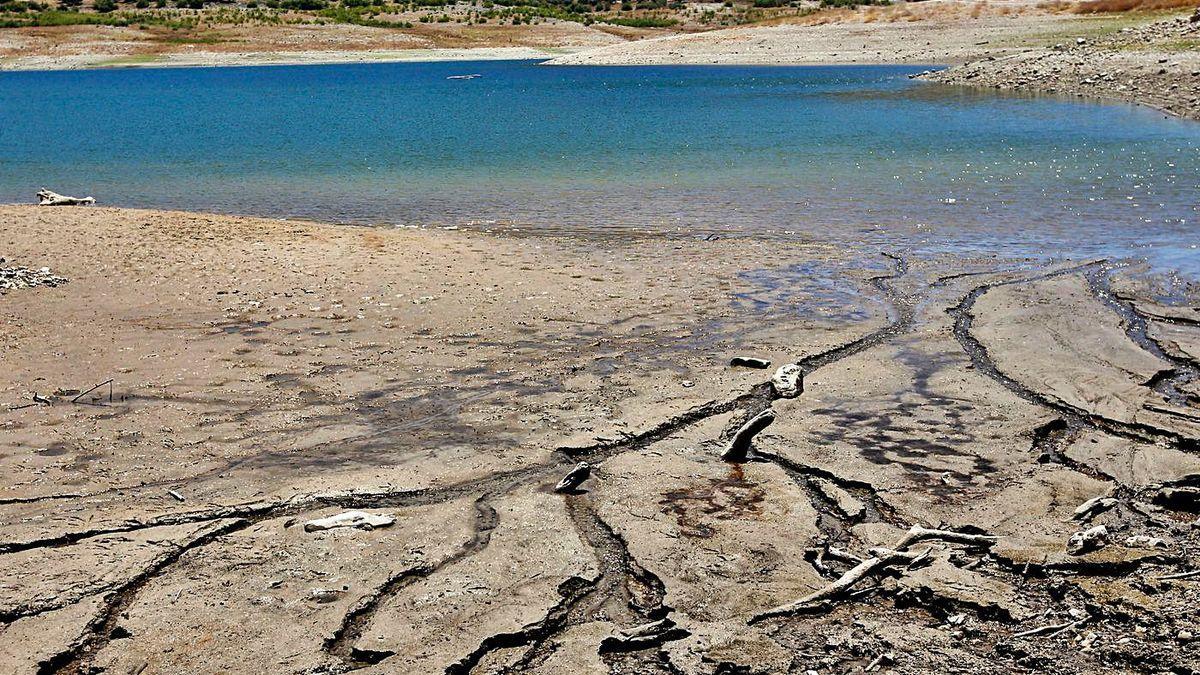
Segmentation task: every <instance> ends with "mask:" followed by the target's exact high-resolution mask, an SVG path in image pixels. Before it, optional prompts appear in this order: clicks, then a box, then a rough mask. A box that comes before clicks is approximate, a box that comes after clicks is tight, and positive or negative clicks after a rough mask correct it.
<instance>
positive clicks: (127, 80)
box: [0, 61, 1200, 276]
mask: <svg viewBox="0 0 1200 675" xmlns="http://www.w3.org/2000/svg"><path fill="white" fill-rule="evenodd" d="M920 70H923V68H920V67H896V66H830V67H691V66H684V67H619V68H594V67H590V68H565V67H554V68H549V67H538V66H537V65H536V64H535V63H533V62H527V61H519V62H466V63H464V62H459V63H392V64H364V65H336V66H298V67H264V68H237V69H161V70H136V71H134V70H129V71H87V72H43V73H32V72H27V73H4V74H0V119H3V120H4V122H3V124H2V125H0V201H28V200H29V199H30V198H31V196H32V193H33V192H34V191H35V190H36V189H37V188H39V187H41V186H43V185H45V186H47V187H50V188H52V189H55V190H58V191H60V192H65V193H72V194H94V195H95V196H96V197H97V198H98V199H99V200H100V202H101V203H103V204H108V205H119V206H138V207H150V208H180V209H193V210H207V211H217V212H226V213H246V214H255V215H267V216H283V217H303V218H313V219H317V220H323V221H333V222H346V223H360V224H381V225H423V226H437V225H441V226H447V225H453V226H463V227H472V228H478V229H510V230H511V229H519V230H521V231H526V232H530V231H532V232H542V233H545V232H548V233H555V234H583V235H598V234H619V235H629V234H633V233H635V232H645V233H654V234H663V233H665V234H672V235H683V236H693V235H695V234H697V233H707V232H713V231H719V232H728V233H744V234H750V235H754V236H764V237H784V238H789V239H790V238H800V239H812V240H819V241H834V242H844V243H847V244H866V245H868V246H893V247H903V248H913V249H921V250H929V251H935V252H936V251H944V250H971V251H980V252H994V253H997V254H1000V255H1005V256H1038V257H1042V256H1048V255H1058V256H1072V257H1086V256H1125V255H1137V256H1146V257H1148V258H1150V259H1151V260H1152V261H1153V262H1154V263H1155V265H1156V267H1160V268H1169V269H1177V270H1181V271H1183V272H1185V273H1187V274H1189V275H1193V276H1200V256H1197V255H1196V249H1195V248H1193V247H1194V246H1196V245H1197V244H1200V235H1198V228H1197V217H1198V216H1197V199H1196V194H1197V188H1198V186H1200V124H1196V123H1192V122H1186V121H1180V120H1174V119H1165V118H1163V116H1162V115H1161V114H1159V113H1156V112H1154V111H1151V110H1147V109H1143V108H1137V107H1132V106H1127V105H1098V104H1093V103H1084V102H1077V101H1065V100H1060V99H1055V98H1050V97H1042V98H1035V97H1028V96H1022V97H1016V96H1007V95H998V94H993V93H990V92H977V91H972V90H966V89H960V88H954V87H947V86H943V85H934V84H927V83H921V82H914V81H911V80H909V79H908V78H907V75H908V74H911V73H914V72H919V71H920ZM467 73H479V74H481V75H482V77H480V78H477V79H472V80H447V79H446V78H447V77H448V76H450V75H456V74H467Z"/></svg>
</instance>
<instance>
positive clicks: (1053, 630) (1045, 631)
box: [1013, 617, 1091, 638]
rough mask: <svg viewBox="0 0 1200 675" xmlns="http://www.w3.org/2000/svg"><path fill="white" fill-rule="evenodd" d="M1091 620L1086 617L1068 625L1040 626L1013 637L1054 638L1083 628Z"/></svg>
mask: <svg viewBox="0 0 1200 675" xmlns="http://www.w3.org/2000/svg"><path fill="white" fill-rule="evenodd" d="M1090 618H1091V617H1084V618H1082V619H1079V620H1076V621H1068V622H1066V623H1056V624H1052V625H1049V626H1038V627H1037V628H1031V629H1029V630H1027V631H1022V632H1020V633H1015V634H1013V637H1014V638H1023V637H1032V636H1034V635H1046V636H1048V637H1054V636H1055V635H1058V634H1059V633H1061V632H1063V631H1064V630H1068V629H1071V628H1074V627H1076V626H1082V625H1083V624H1084V623H1085V622H1086V621H1087V620H1088V619H1090Z"/></svg>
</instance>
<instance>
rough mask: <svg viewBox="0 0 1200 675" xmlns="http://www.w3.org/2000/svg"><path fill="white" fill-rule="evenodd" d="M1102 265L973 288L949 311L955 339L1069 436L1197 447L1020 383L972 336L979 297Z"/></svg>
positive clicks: (986, 370) (977, 365)
mask: <svg viewBox="0 0 1200 675" xmlns="http://www.w3.org/2000/svg"><path fill="white" fill-rule="evenodd" d="M1100 264H1101V263H1100V262H1091V263H1086V264H1083V265H1076V266H1073V267H1069V268H1065V269H1061V270H1055V271H1052V272H1047V273H1045V274H1041V275H1038V276H1034V277H1023V278H1020V279H1013V280H1009V281H1001V282H996V283H991V284H984V285H982V286H978V287H976V288H973V289H972V290H971V291H970V292H968V293H967V294H966V295H965V296H964V297H963V299H962V300H961V301H960V302H959V303H958V304H957V305H955V306H954V307H951V308H950V309H948V310H947V312H948V313H949V314H950V315H951V316H952V317H954V337H955V338H956V339H957V340H958V342H959V344H960V345H961V346H962V348H963V351H965V352H966V354H967V356H968V357H969V358H970V359H971V363H972V364H973V365H974V366H975V368H976V370H978V371H979V372H981V373H983V374H984V375H986V376H987V377H989V378H991V379H992V380H995V381H996V382H998V383H999V384H1000V385H1001V386H1003V387H1004V388H1005V389H1008V390H1009V391H1010V392H1012V393H1013V394H1015V395H1017V396H1018V397H1020V398H1021V399H1023V400H1025V401H1027V402H1029V403H1032V404H1034V405H1036V406H1038V407H1041V408H1046V409H1048V410H1051V411H1053V412H1054V413H1055V414H1057V415H1058V416H1059V417H1061V418H1062V421H1063V423H1064V424H1065V425H1066V426H1067V428H1068V431H1067V432H1066V433H1069V434H1070V435H1072V436H1073V435H1075V434H1077V433H1078V432H1079V430H1082V429H1088V430H1094V431H1099V432H1102V433H1105V434H1109V435H1112V436H1118V437H1120V438H1125V439H1128V440H1132V441H1135V442H1139V443H1156V442H1164V441H1165V442H1167V443H1170V444H1171V445H1173V446H1176V447H1181V448H1193V447H1196V446H1197V441H1196V440H1195V439H1190V438H1186V437H1184V436H1181V435H1180V434H1177V433H1174V432H1171V431H1168V430H1165V429H1160V428H1158V427H1153V426H1150V425H1146V424H1137V423H1128V422H1121V421H1119V420H1113V419H1109V418H1107V417H1103V416H1101V415H1096V414H1093V413H1089V412H1087V411H1084V410H1080V409H1078V408H1076V407H1074V406H1072V405H1069V404H1067V403H1064V402H1062V401H1058V400H1055V399H1052V398H1050V397H1048V396H1046V395H1044V394H1041V393H1039V392H1036V391H1034V390H1033V389H1030V388H1029V387H1027V386H1025V385H1023V384H1021V383H1020V382H1017V381H1016V380H1015V379H1013V378H1012V377H1010V376H1008V375H1006V374H1005V373H1003V372H1002V371H1001V370H1000V369H999V367H998V366H997V365H996V363H995V362H994V361H993V360H992V358H991V356H990V355H989V354H988V351H987V348H986V347H985V346H984V345H983V343H981V342H980V341H979V340H978V339H977V338H976V337H975V336H974V335H973V334H972V333H971V327H972V325H973V323H974V320H975V317H974V315H973V313H972V310H973V309H974V306H975V303H976V302H977V301H978V300H979V298H981V297H982V296H983V295H984V294H986V293H987V292H988V291H990V290H992V289H993V288H998V287H1001V286H1009V285H1015V284H1023V283H1031V282H1034V281H1040V280H1043V279H1050V278H1054V277H1058V276H1063V275H1068V274H1078V273H1080V272H1085V271H1087V270H1090V269H1093V268H1095V267H1096V266H1097V265H1100ZM1038 440H1039V439H1038V437H1037V435H1036V434H1035V445H1037V442H1038ZM1048 440H1054V441H1055V442H1056V443H1057V442H1059V441H1060V440H1061V436H1059V437H1054V438H1053V439H1052V438H1051V437H1049V436H1045V437H1044V438H1043V439H1042V441H1043V442H1046V441H1048ZM1035 451H1036V452H1038V453H1039V455H1040V454H1042V453H1043V452H1050V456H1052V457H1055V456H1059V457H1060V456H1061V453H1059V454H1057V455H1056V454H1055V453H1053V452H1051V451H1050V450H1049V449H1046V448H1038V447H1035Z"/></svg>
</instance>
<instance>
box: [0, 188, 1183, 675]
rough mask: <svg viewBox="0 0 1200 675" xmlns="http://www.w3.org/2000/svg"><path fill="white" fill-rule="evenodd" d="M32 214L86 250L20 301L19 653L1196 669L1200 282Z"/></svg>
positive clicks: (9, 499) (354, 661)
mask: <svg viewBox="0 0 1200 675" xmlns="http://www.w3.org/2000/svg"><path fill="white" fill-rule="evenodd" d="M0 232H2V233H3V234H0V255H2V256H3V257H5V258H6V259H7V262H5V263H3V264H0V266H5V267H12V266H24V267H27V268H32V269H35V270H36V269H39V268H41V267H49V268H50V270H51V272H52V274H54V275H58V276H61V277H63V278H65V279H67V281H66V282H65V283H60V284H57V285H34V286H31V287H25V288H13V289H10V290H7V291H5V292H4V294H3V295H2V296H0V322H2V323H0V326H2V329H0V339H2V342H0V349H2V350H3V352H2V354H3V356H2V361H3V363H4V371H5V374H6V377H5V378H4V380H3V382H0V395H2V396H3V397H4V399H5V400H4V404H5V407H4V409H3V410H2V411H0V428H2V429H3V433H2V434H0V463H2V465H3V469H4V470H3V475H4V476H5V480H4V481H3V485H0V533H2V534H0V579H2V581H0V672H6V673H26V672H29V673H33V672H42V673H53V672H62V673H78V672H114V673H118V672H119V673H126V672H130V673H179V672H188V673H206V672H213V673H215V672H234V673H261V672H272V673H337V672H349V671H352V670H353V671H363V672H375V673H401V672H403V673H443V672H444V673H468V672H473V673H511V672H532V673H561V672H589V673H592V672H594V673H659V672H670V673H681V672H682V673H727V672H755V673H789V672H807V671H816V672H820V673H826V672H859V671H861V670H862V669H870V670H873V671H882V670H892V671H895V672H906V673H915V672H934V671H940V672H949V671H958V670H966V669H971V670H974V671H978V672H985V673H1001V672H1005V673H1007V672H1014V671H1039V672H1064V673H1067V672H1073V673H1085V672H1087V673H1092V672H1129V671H1135V672H1165V671H1172V672H1189V671H1191V670H1195V669H1197V668H1200V660H1198V657H1197V653H1196V649H1195V643H1194V642H1193V641H1194V640H1195V639H1196V638H1197V635H1198V631H1197V625H1198V623H1200V622H1198V621H1197V618H1198V617H1197V609H1196V608H1197V607H1198V606H1200V603H1198V601H1200V588H1198V586H1197V584H1198V583H1200V578H1198V576H1197V574H1195V570H1196V569H1197V567H1198V563H1197V559H1196V551H1197V548H1196V547H1197V542H1198V539H1200V524H1197V522H1196V519H1197V511H1198V510H1200V457H1198V456H1197V444H1198V443H1200V412H1198V410H1197V399H1198V396H1200V391H1198V390H1197V380H1196V378H1195V375H1196V368H1197V363H1198V360H1200V353H1198V351H1197V345H1198V344H1200V311H1198V310H1197V304H1196V300H1195V298H1187V297H1182V298H1181V297H1174V298H1171V299H1170V302H1167V299H1164V298H1163V297H1162V293H1160V292H1158V290H1159V289H1158V286H1157V285H1156V283H1155V277H1153V275H1150V274H1148V273H1147V271H1146V270H1142V269H1139V268H1138V267H1136V266H1117V265H1114V264H1111V263H1105V262H1102V261H1090V260H1064V261H1032V260H1028V259H1023V260H1006V259H1003V258H998V257H994V256H981V257H978V258H976V257H968V256H962V257H960V256H951V255H916V254H912V253H910V252H907V251H904V250H888V251H878V250H867V249H865V248H864V249H861V250H854V249H852V248H850V249H848V248H847V247H845V246H831V245H826V244H823V243H821V242H819V241H817V242H807V243H788V242H778V241H774V242H768V241H761V240H755V239H749V238H710V239H711V240H706V239H703V238H700V237H695V238H679V237H674V238H668V237H654V236H646V237H641V238H627V237H626V238H621V239H619V240H618V239H609V238H604V237H592V238H549V237H534V236H514V235H511V234H510V235H503V236H502V235H495V234H488V233H480V232H459V231H445V230H434V231H426V230H393V229H374V228H357V227H338V226H332V225H321V224H315V223H305V222H291V221H280V220H263V219H252V218H236V217H227V216H213V215H202V214H190V213H180V212H152V211H137V210H118V209H102V208H60V209H53V208H46V209H39V208H37V207H22V206H11V207H2V208H0ZM735 356H743V357H754V358H757V359H761V360H765V361H770V362H771V364H770V366H769V367H768V368H765V369H757V368H745V367H735V366H731V365H730V361H731V359H732V358H733V357H735ZM785 364H797V365H798V366H799V367H800V368H801V369H802V370H803V373H804V378H803V384H804V387H803V389H804V390H803V392H802V393H801V394H799V396H797V397H795V398H784V397H783V396H782V394H781V393H780V392H781V391H784V389H783V388H780V387H779V386H778V385H773V384H771V382H770V381H771V380H772V375H773V374H774V373H775V370H776V368H777V367H779V366H782V365H785ZM93 387H95V388H93ZM764 416H766V417H772V421H771V423H769V424H768V425H767V426H766V427H765V428H761V426H760V427H758V428H757V433H756V434H754V435H753V437H752V439H751V443H750V449H749V451H748V453H746V454H745V456H737V455H736V453H735V454H734V455H732V456H731V455H728V454H726V453H727V451H728V449H729V446H730V441H731V440H732V439H733V437H734V436H735V435H736V434H738V433H739V430H742V429H743V427H744V425H745V424H746V422H747V421H748V420H750V419H751V418H759V419H760V420H761V419H763V418H764ZM723 454H726V456H727V458H728V460H723V459H722V455H723ZM580 462H586V463H587V464H588V465H589V466H590V472H588V475H587V476H586V479H585V480H583V481H582V483H580V484H579V485H578V486H577V487H576V488H574V489H568V490H566V491H565V492H562V493H558V492H555V491H554V487H555V485H556V483H558V481H559V480H560V479H561V478H562V477H563V476H564V475H566V474H567V473H568V472H570V471H572V469H573V468H575V467H576V466H577V464H578V463H580ZM347 511H362V512H365V513H366V514H369V515H368V516H359V517H360V518H368V519H369V520H371V521H372V522H374V523H375V524H376V526H375V527H333V528H332V529H321V528H323V527H326V526H328V524H327V523H326V524H312V523H310V521H314V520H318V519H322V518H327V517H331V516H338V515H341V514H344V513H345V512H347Z"/></svg>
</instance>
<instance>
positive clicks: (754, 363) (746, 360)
mask: <svg viewBox="0 0 1200 675" xmlns="http://www.w3.org/2000/svg"><path fill="white" fill-rule="evenodd" d="M729 365H731V366H740V367H742V368H759V369H762V368H766V367H767V366H769V365H771V362H770V361H767V360H766V359H756V358H754V357H753V356H735V357H733V358H732V359H729Z"/></svg>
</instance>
